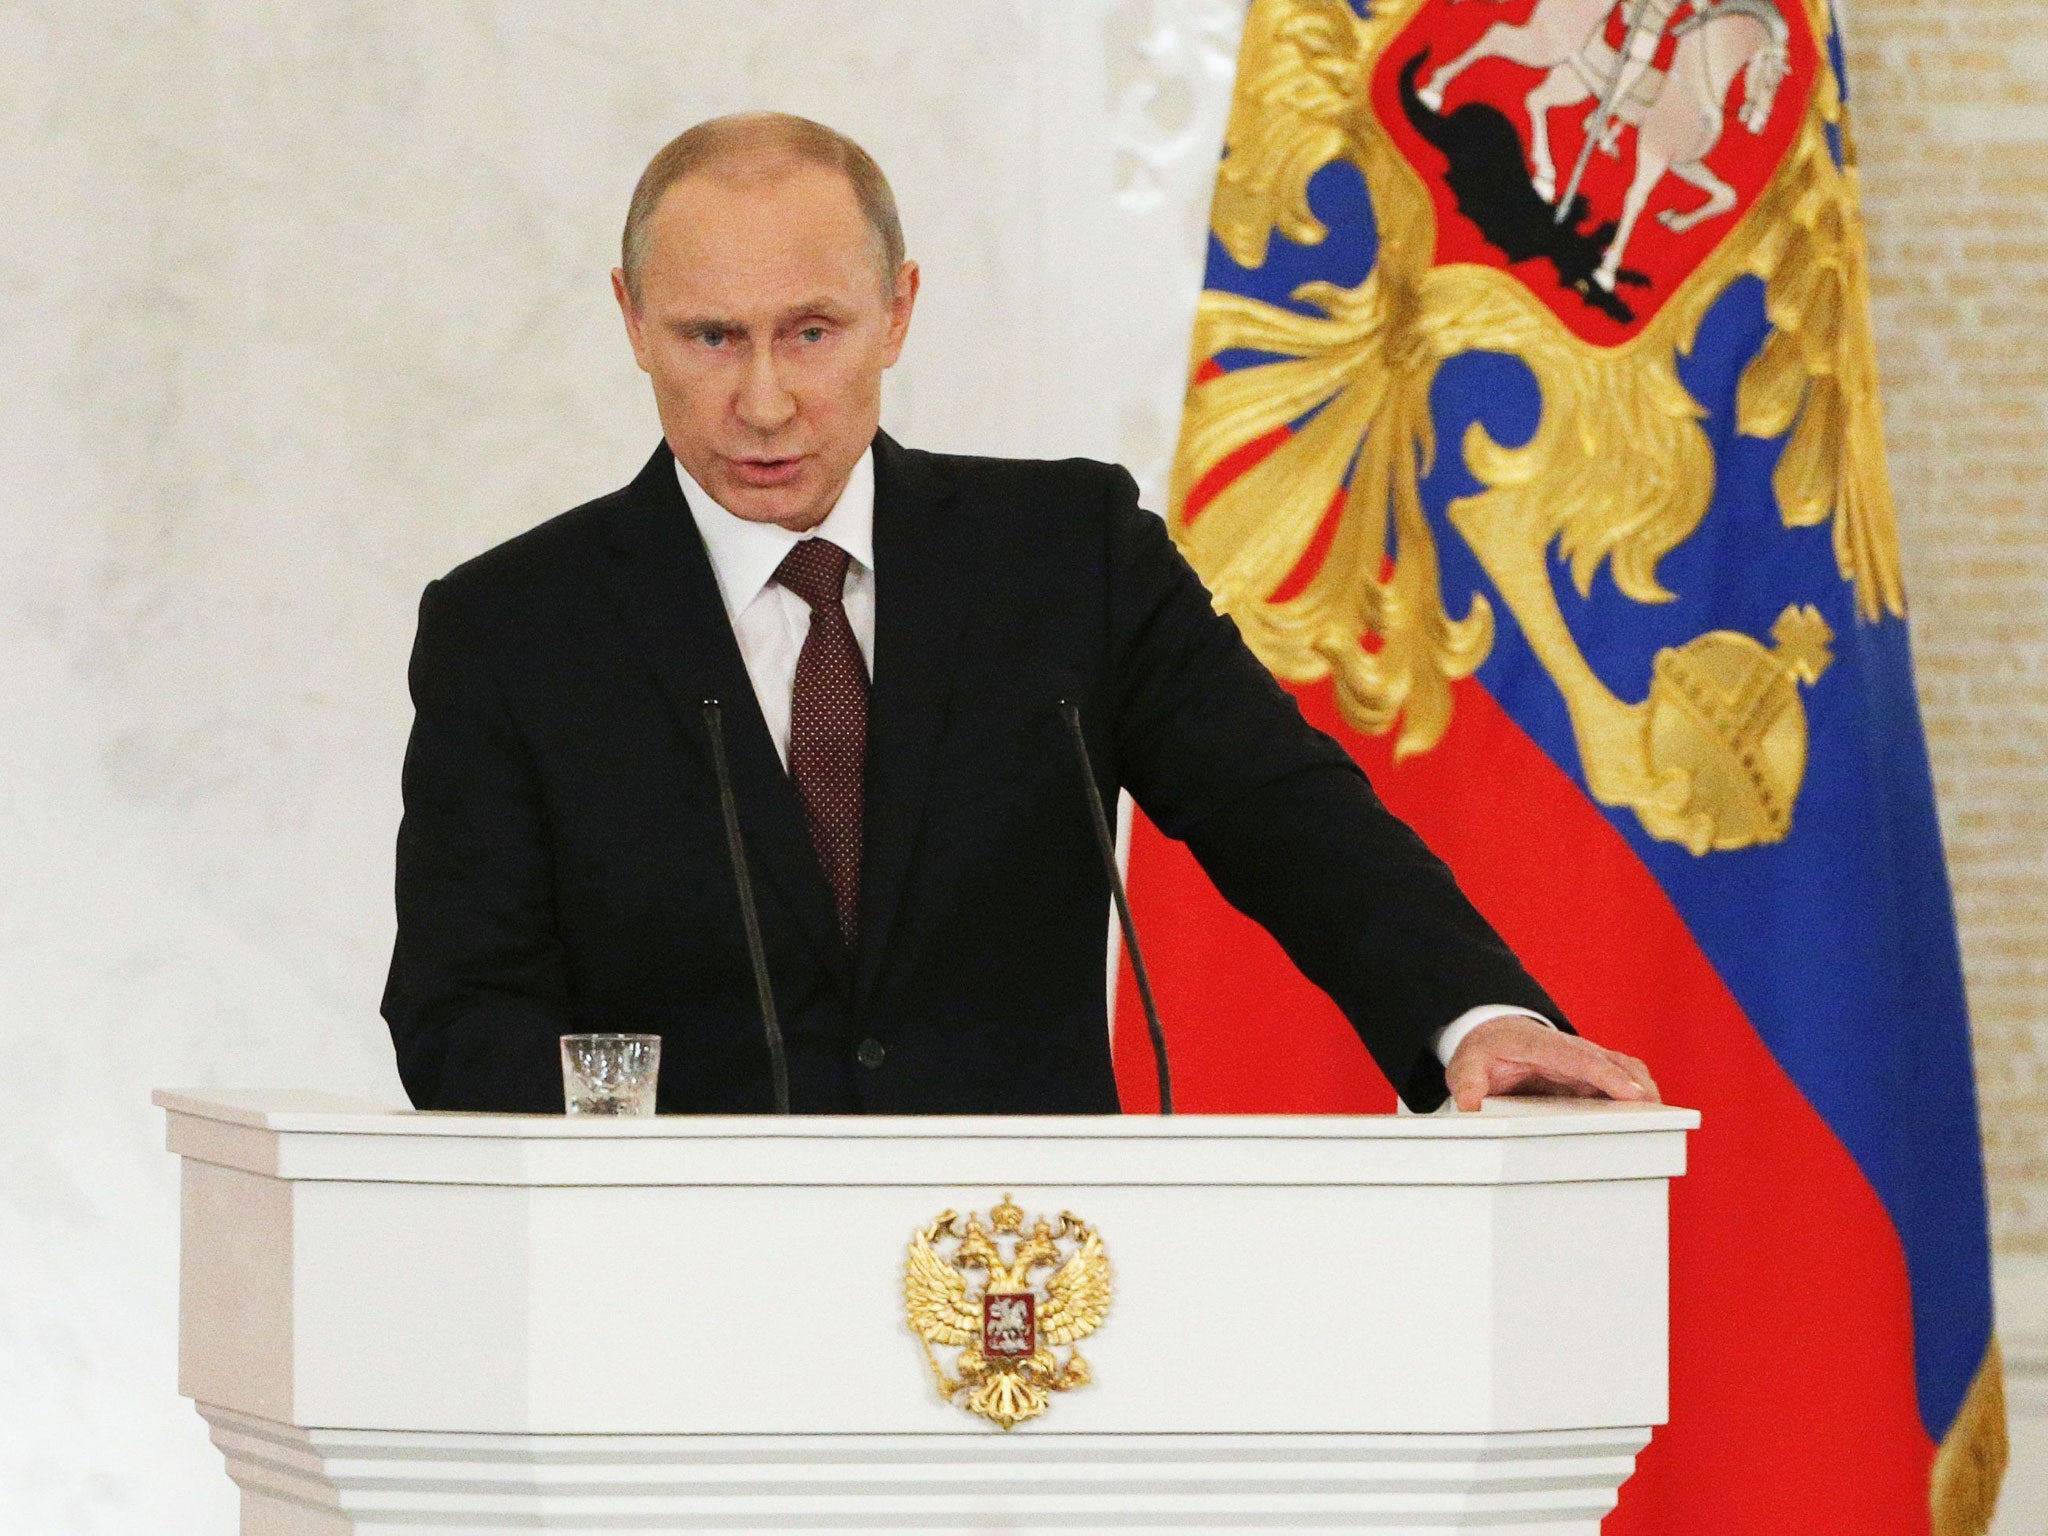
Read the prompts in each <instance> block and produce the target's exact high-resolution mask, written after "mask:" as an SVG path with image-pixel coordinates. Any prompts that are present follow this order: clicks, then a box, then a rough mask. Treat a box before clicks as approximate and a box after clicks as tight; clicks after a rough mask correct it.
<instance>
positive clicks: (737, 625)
mask: <svg viewBox="0 0 2048 1536" xmlns="http://www.w3.org/2000/svg"><path fill="white" fill-rule="evenodd" d="M676 479H677V480H678V481H679V482H680V483H681V485H682V487H683V500H684V501H686V502H688V503H689V506H690V516H691V517H693V518H695V519H696V521H697V531H698V532H699V533H700V534H702V535H703V536H704V548H705V549H706V550H707V551H708V552H709V553H710V556H711V570H712V574H714V575H715V576H717V578H718V595H719V596H720V597H721V598H723V599H724V600H725V616H726V618H728V619H730V620H731V621H732V632H733V635H734V637H735V638H736V639H738V641H739V643H740V660H742V661H744V662H745V663H746V664H747V676H748V678H749V679H751V680H752V682H753V684H754V697H755V698H756V699H757V700H759V701H760V705H761V717H762V718H763V719H764V720H766V721H767V722H768V734H769V735H770V736H771V737H773V738H774V741H775V750H776V752H777V753H778V754H779V755H780V756H781V758H782V766H783V767H785V768H787V767H788V766H789V701H790V695H791V694H792V693H793V692H794V691H795V689H796V659H797V655H798V653H800V652H801V651H802V650H803V648H804V637H805V636H806V635H808V634H809V633H810V632H811V605H810V604H809V603H807V602H805V601H804V600H803V599H802V598H800V597H798V596H797V595H796V594H795V593H794V592H792V591H790V590H789V588H787V587H785V586H782V585H780V584H779V583H778V582H776V580H775V570H776V567H777V566H779V565H781V564H782V561H783V557H784V556H785V555H787V554H788V553H789V552H790V551H791V550H792V549H794V548H796V546H797V545H798V544H799V543H801V542H802V541H803V540H805V539H812V538H817V539H830V540H831V541H832V542H833V543H834V544H837V545H838V546H839V547H840V548H841V549H843V550H845V551H846V552H847V554H848V555H850V556H852V561H851V563H850V564H849V565H848V566H847V567H846V588H845V592H844V598H843V600H844V602H845V604H846V622H847V623H848V624H850V625H852V626H853V639H854V643H855V644H856V645H858V646H859V647H860V656H861V660H862V661H864V662H866V663H867V667H868V676H869V677H873V676H874V675H875V454H874V450H873V449H872V448H871V449H869V450H868V451H867V452H866V453H864V454H862V455H861V456H860V459H859V461H858V462H857V463H856V464H855V465H854V466H853V473H852V474H851V475H850V476H848V477H847V481H846V489H845V490H843V491H841V492H840V493H839V500H838V501H837V502H835V503H833V506H832V510H831V511H830V512H827V513H826V514H825V520H824V521H823V522H822V523H820V524H818V526H817V527H815V528H813V529H811V530H810V531H809V532H808V533H791V532H790V531H789V530H788V529H787V528H778V527H777V526H776V525H775V524H773V523H750V522H748V521H747V520H746V519H745V518H743V517H734V516H733V515H732V514H731V513H730V512H728V511H726V510H725V508H723V507H721V506H720V505H719V504H718V503H717V502H715V501H713V500H712V499H711V497H710V495H709V494H708V493H707V492H706V491H705V490H704V488H703V487H702V486H701V485H699V484H698V483H697V482H696V481H695V480H693V479H691V478H690V472H689V471H688V470H687V469H684V468H683V466H682V462H681V461H680V460H678V461H677V463H676Z"/></svg>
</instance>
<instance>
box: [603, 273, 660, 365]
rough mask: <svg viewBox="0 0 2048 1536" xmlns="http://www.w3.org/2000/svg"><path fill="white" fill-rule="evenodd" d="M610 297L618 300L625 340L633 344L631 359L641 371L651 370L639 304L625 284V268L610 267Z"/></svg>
mask: <svg viewBox="0 0 2048 1536" xmlns="http://www.w3.org/2000/svg"><path fill="white" fill-rule="evenodd" d="M612 297H613V298H615V299H617V300H618V301H619V314H620V315H621V316H623V317H624V319H625V322H626V340H627V341H629V342H631V343H632V344H633V361H634V362H636V363H638V364H639V365H640V371H641V372H642V373H648V372H651V371H652V370H650V369H649V368H648V366H647V351H646V344H645V338H644V336H643V335H642V333H641V329H640V306H639V305H638V304H635V303H634V302H633V290H632V289H630V288H628V287H627V286H626V269H625V268H624V267H613V268H612Z"/></svg>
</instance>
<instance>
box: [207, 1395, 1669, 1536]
mask: <svg viewBox="0 0 2048 1536" xmlns="http://www.w3.org/2000/svg"><path fill="white" fill-rule="evenodd" d="M199 1411H200V1413H201V1414H202V1415H203V1416H204V1417H205V1418H206V1420H207V1422H208V1423H209V1424H210V1425H211V1426H212V1430H213V1441H214V1444H215V1445H217V1446H218V1447H219V1448H220V1450H221V1452H222V1453H223V1455H225V1456H226V1458H227V1464H228V1471H229V1473H230V1475H232V1476H233V1478H234V1480H235V1482H236V1483H237V1484H238V1485H239V1486H240V1488H241V1490H242V1536H432V1533H435V1532H447V1533H450V1536H455V1533H460V1536H515V1533H517V1536H526V1533H530V1532H533V1531H536V1530H541V1531H582V1532H599V1531H604V1532H618V1531H690V1532H696V1533H701V1536H741V1533H745V1536H763V1533H773V1532H820V1531H919V1532H926V1531H928V1532H934V1533H954V1532H958V1533H961V1536H967V1533H970V1532H971V1533H985V1532H998V1531H999V1532H1003V1533H1004V1536H1055V1533H1056V1536H1097V1533H1101V1536H1107V1533H1109V1532H1126V1531H1153V1532H1158V1531H1201V1532H1205V1533H1214V1536H1230V1533H1237V1532H1245V1533H1251V1532H1265V1531H1271V1530H1274V1529H1276V1528H1277V1529H1285V1530H1292V1531H1337V1530H1355V1529H1358V1528H1359V1527H1369V1528H1371V1529H1372V1530H1375V1531H1380V1532H1384V1533H1387V1536H1451V1533H1454V1532H1470V1531H1474V1530H1483V1531H1485V1532H1487V1533H1488V1536H1598V1532H1599V1529H1600V1520H1601V1517H1602V1516H1604V1515H1605V1514H1607V1512H1608V1511H1609V1510H1611V1509H1612V1508H1613V1507H1614V1502H1615V1496H1616V1493H1617V1491H1618V1490H1619V1488H1620V1486H1621V1484H1622V1482H1623V1481H1624V1480H1625V1479H1626V1478H1627V1477H1628V1475H1629V1473H1630V1472H1631V1471H1632V1470H1634V1467H1635V1458H1636V1453H1637V1452H1638V1451H1640V1450H1641V1449H1642V1448H1643V1447H1644V1446H1645V1445H1646V1444H1648V1443H1649V1438H1650V1432H1649V1430H1648V1429H1647V1428H1642V1429H1608V1430H1559V1431H1546V1432H1543V1433H1537V1434H1471V1435H1424V1434H1415V1435H1362V1434H1346V1435H1288V1434H1269V1435H1230V1434H1215V1435H1158V1434H1104V1433H1095V1434H1087V1435H1075V1434H1059V1433H1056V1432H1048V1431H1044V1430H1023V1431H1019V1432H1015V1433H1012V1434H1008V1435H1003V1434H1000V1433H998V1432H995V1431H990V1432H989V1433H987V1434H979V1433H976V1434H960V1435H485V1434H447V1433H406V1432H401V1431H392V1430H334V1429H304V1428H298V1427H295V1426H293V1425H289V1424H281V1423H277V1422H275V1421H272V1420H268V1419H261V1418H256V1417H253V1416H251V1415H249V1414H244V1413H237V1412H232V1411H230V1410H227V1409H223V1408H217V1407H213V1406H210V1405H207V1404H201V1405H200V1407H199Z"/></svg>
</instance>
